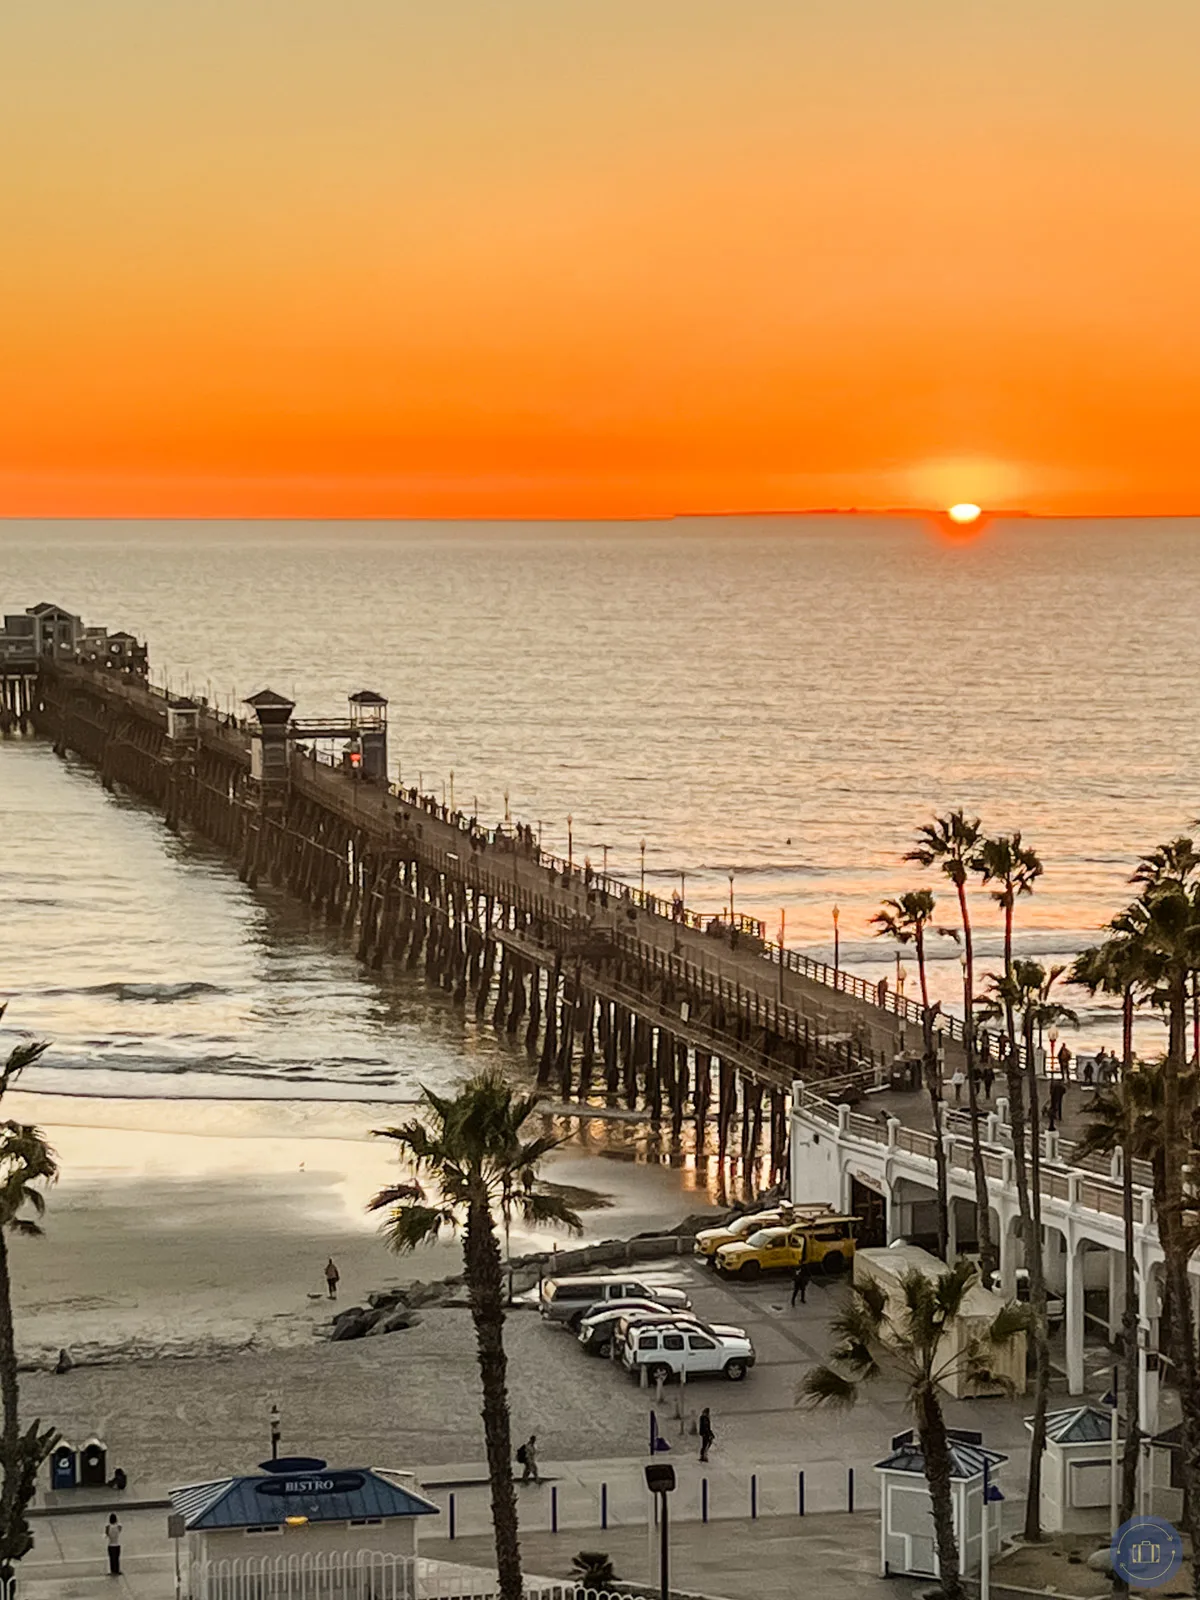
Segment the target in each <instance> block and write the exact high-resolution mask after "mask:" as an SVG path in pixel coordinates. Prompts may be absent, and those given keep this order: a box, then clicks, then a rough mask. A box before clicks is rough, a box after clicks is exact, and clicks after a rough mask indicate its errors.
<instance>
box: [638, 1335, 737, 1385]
mask: <svg viewBox="0 0 1200 1600" xmlns="http://www.w3.org/2000/svg"><path fill="white" fill-rule="evenodd" d="M621 1364H622V1365H623V1366H624V1367H625V1369H626V1370H627V1371H628V1372H631V1373H639V1372H641V1371H642V1370H643V1368H644V1369H645V1372H646V1375H647V1377H648V1378H649V1379H650V1381H651V1383H656V1382H657V1381H658V1379H659V1378H661V1379H662V1380H663V1382H664V1383H668V1382H670V1380H671V1379H672V1378H678V1377H681V1376H686V1377H687V1378H688V1380H689V1381H690V1380H691V1379H692V1378H706V1377H715V1376H716V1375H717V1374H718V1373H721V1374H723V1375H724V1376H725V1377H726V1378H729V1379H730V1380H731V1381H732V1382H734V1383H738V1382H740V1381H741V1380H742V1379H743V1378H744V1377H745V1376H746V1374H747V1373H748V1372H749V1370H750V1368H751V1367H752V1366H753V1365H754V1346H753V1345H752V1344H751V1343H750V1339H749V1336H748V1335H747V1333H746V1330H745V1329H744V1328H730V1327H725V1326H723V1325H721V1324H716V1323H706V1324H704V1325H703V1326H699V1327H698V1326H696V1325H695V1324H694V1323H687V1322H656V1323H651V1324H649V1325H646V1324H639V1323H636V1322H635V1323H634V1324H633V1325H632V1326H631V1327H630V1328H629V1330H628V1332H627V1333H626V1335H625V1338H624V1340H623V1341H622V1344H621Z"/></svg>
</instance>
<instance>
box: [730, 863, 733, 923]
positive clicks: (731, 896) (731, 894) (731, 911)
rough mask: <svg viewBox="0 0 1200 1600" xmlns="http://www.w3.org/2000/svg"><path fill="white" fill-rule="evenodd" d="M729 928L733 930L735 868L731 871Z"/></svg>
mask: <svg viewBox="0 0 1200 1600" xmlns="http://www.w3.org/2000/svg"><path fill="white" fill-rule="evenodd" d="M729 926H730V929H731V930H732V928H733V868H732V867H731V868H730V869H729Z"/></svg>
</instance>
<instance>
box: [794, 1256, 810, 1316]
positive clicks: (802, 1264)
mask: <svg viewBox="0 0 1200 1600" xmlns="http://www.w3.org/2000/svg"><path fill="white" fill-rule="evenodd" d="M808 1277H809V1273H808V1262H807V1261H805V1260H804V1258H803V1257H801V1258H800V1261H799V1264H798V1265H797V1267H796V1270H795V1271H794V1272H793V1273H792V1304H793V1305H795V1304H796V1297H797V1295H798V1296H799V1297H800V1304H801V1305H805V1304H806V1303H807V1300H808Z"/></svg>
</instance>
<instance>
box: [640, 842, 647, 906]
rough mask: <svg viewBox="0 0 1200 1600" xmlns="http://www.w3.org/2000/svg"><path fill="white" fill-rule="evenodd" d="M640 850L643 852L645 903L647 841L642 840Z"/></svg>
mask: <svg viewBox="0 0 1200 1600" xmlns="http://www.w3.org/2000/svg"><path fill="white" fill-rule="evenodd" d="M640 848H641V852H642V900H643V902H644V901H645V899H646V841H645V839H643V840H642V842H641V846H640Z"/></svg>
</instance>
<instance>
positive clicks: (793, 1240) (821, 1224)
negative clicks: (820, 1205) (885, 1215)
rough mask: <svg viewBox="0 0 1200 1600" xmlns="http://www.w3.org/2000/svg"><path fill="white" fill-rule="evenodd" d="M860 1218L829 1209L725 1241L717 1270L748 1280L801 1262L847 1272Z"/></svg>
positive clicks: (787, 1268) (823, 1269)
mask: <svg viewBox="0 0 1200 1600" xmlns="http://www.w3.org/2000/svg"><path fill="white" fill-rule="evenodd" d="M858 1222H859V1219H858V1218H857V1217H849V1216H840V1215H838V1213H836V1212H834V1211H825V1212H823V1213H822V1214H820V1215H818V1216H810V1217H806V1218H804V1219H803V1220H801V1221H799V1222H793V1223H791V1224H790V1225H789V1226H787V1227H783V1226H778V1227H771V1228H761V1229H759V1231H758V1232H757V1233H752V1234H751V1235H750V1236H749V1238H747V1239H736V1240H734V1241H733V1242H732V1243H730V1244H723V1245H721V1247H720V1248H719V1249H718V1251H717V1253H716V1261H715V1265H716V1269H717V1271H718V1272H719V1273H721V1274H722V1275H723V1276H724V1277H727V1278H742V1279H745V1280H747V1281H749V1280H751V1279H754V1278H759V1277H761V1276H762V1274H763V1273H764V1272H793V1271H795V1269H796V1268H797V1267H798V1266H799V1265H800V1263H801V1261H803V1262H805V1263H806V1264H807V1265H808V1266H810V1267H813V1268H817V1267H819V1268H821V1270H822V1271H824V1272H844V1271H845V1269H846V1268H847V1267H848V1266H849V1265H850V1264H851V1262H852V1261H853V1260H854V1235H855V1230H856V1229H857V1227H858Z"/></svg>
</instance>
